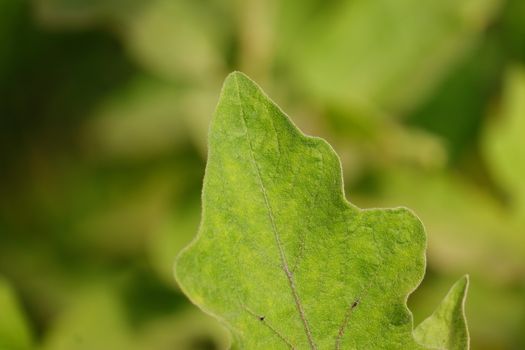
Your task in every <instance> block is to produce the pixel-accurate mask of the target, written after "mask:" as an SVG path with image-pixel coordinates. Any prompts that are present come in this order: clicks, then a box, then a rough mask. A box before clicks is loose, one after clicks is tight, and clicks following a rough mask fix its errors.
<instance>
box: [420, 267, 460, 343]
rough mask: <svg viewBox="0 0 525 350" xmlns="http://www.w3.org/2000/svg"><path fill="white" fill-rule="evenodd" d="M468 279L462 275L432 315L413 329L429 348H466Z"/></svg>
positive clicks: (421, 341)
mask: <svg viewBox="0 0 525 350" xmlns="http://www.w3.org/2000/svg"><path fill="white" fill-rule="evenodd" d="M468 283H469V279H468V276H464V277H463V278H462V279H460V280H459V281H457V282H456V283H455V284H454V286H452V288H451V289H450V291H449V292H448V294H447V296H446V297H445V299H443V301H442V302H441V305H439V307H438V308H437V309H436V311H434V313H433V314H432V316H430V317H429V318H427V319H426V320H424V321H423V322H422V323H421V324H420V325H419V326H417V327H416V329H415V330H414V337H415V338H416V339H417V341H418V342H419V343H421V344H423V345H425V346H427V347H429V348H431V349H449V350H459V349H468V347H469V334H468V329H467V319H466V317H465V299H466V297H467V289H468Z"/></svg>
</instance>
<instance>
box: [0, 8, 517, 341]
mask: <svg viewBox="0 0 525 350" xmlns="http://www.w3.org/2000/svg"><path fill="white" fill-rule="evenodd" d="M235 69H238V70H242V71H244V72H245V73H247V74H248V75H250V76H251V77H252V78H254V79H255V80H256V81H258V82H260V83H261V85H262V86H263V88H264V89H265V90H266V91H268V92H269V94H270V96H272V97H273V98H274V99H275V100H276V101H277V102H278V103H279V104H280V105H281V106H283V108H284V110H285V111H287V112H288V113H289V114H290V115H291V116H292V118H293V120H294V121H296V123H297V124H298V125H299V126H300V127H301V128H302V129H303V130H306V131H309V132H310V133H312V134H316V135H321V136H323V137H325V138H326V139H327V140H328V141H329V142H330V143H331V144H332V145H334V147H335V148H336V151H337V153H338V154H340V155H341V157H342V161H343V166H344V167H345V176H346V178H345V185H346V189H347V191H348V196H349V198H350V199H351V200H352V201H353V202H354V203H356V204H357V205H359V206H361V207H366V206H388V205H391V206H398V205H406V206H409V207H410V208H412V209H413V210H414V211H415V212H416V213H417V214H418V215H420V216H421V218H422V220H423V222H424V223H425V224H426V226H427V230H428V235H429V247H428V249H429V251H428V267H427V270H428V274H427V277H426V279H425V281H424V282H423V285H422V288H421V289H420V290H418V292H416V293H415V294H414V295H413V296H412V297H411V299H410V303H411V307H412V309H413V310H414V312H415V314H416V321H418V320H421V317H422V316H423V315H428V314H429V312H430V310H431V309H432V308H433V307H434V306H435V305H437V303H438V301H439V298H440V296H442V295H444V294H445V292H446V289H447V286H448V285H450V284H451V281H453V280H455V279H457V277H459V276H460V275H462V274H463V273H466V272H468V273H470V274H471V276H472V285H471V289H470V291H471V292H470V300H469V301H468V304H467V313H468V315H469V316H470V317H469V323H470V326H471V333H472V348H473V349H523V348H524V347H525V335H524V333H523V329H525V237H524V235H525V183H524V182H523V181H522V178H523V176H524V175H525V143H524V139H525V138H524V137H523V135H525V107H524V106H525V73H524V72H525V2H524V1H522V0H476V1H474V0H461V1H453V0H443V1H432V0H425V1H415V0H397V1H394V0H378V1H367V0H351V1H350V0H331V1H321V0H302V1H298V0H282V1H276V0H270V1H262V0H242V1H241V0H237V1H234V0H197V1H189V0H176V1H171V0H126V1H124V0H0V274H1V275H2V276H3V278H4V280H2V282H1V286H0V344H1V345H0V348H1V347H2V346H3V347H4V348H5V347H7V349H25V348H29V347H31V346H32V344H37V345H35V346H36V347H39V348H43V349H46V350H52V349H64V348H67V349H85V348H100V349H104V347H106V348H108V347H109V348H130V349H133V348H138V349H173V348H175V349H221V348H225V347H227V343H228V339H227V337H226V335H225V334H224V332H223V330H222V328H221V326H219V325H218V324H216V323H215V322H214V321H213V320H210V318H208V317H207V316H206V315H204V314H200V313H199V312H198V311H196V310H195V308H194V307H193V306H191V305H189V303H188V302H187V301H186V300H185V299H184V297H183V296H182V295H181V294H180V293H179V291H178V289H177V286H176V285H175V282H174V280H173V279H172V278H171V274H172V272H171V271H172V261H173V258H174V256H175V255H176V253H177V251H178V250H179V249H180V247H182V246H183V245H184V244H185V243H186V242H188V241H189V240H191V239H192V237H193V235H194V233H195V231H196V227H197V225H198V220H199V215H200V210H199V203H200V202H199V201H200V186H201V180H202V176H203V172H204V166H205V155H206V132H207V128H208V123H209V120H210V118H211V115H212V113H213V109H214V105H215V103H216V100H217V98H218V94H219V88H220V84H221V82H222V81H223V79H224V77H225V76H226V75H227V74H228V73H229V72H230V71H232V70H235ZM15 295H16V297H15ZM418 317H419V319H417V318H418ZM95 335H96V336H95ZM94 338H97V339H94ZM101 338H104V339H107V342H105V343H104V344H98V343H96V342H97V341H100V339H101ZM4 344H9V345H4Z"/></svg>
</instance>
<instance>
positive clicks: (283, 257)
mask: <svg viewBox="0 0 525 350" xmlns="http://www.w3.org/2000/svg"><path fill="white" fill-rule="evenodd" d="M234 79H235V86H236V90H237V99H238V102H239V109H240V114H241V119H242V121H243V124H244V128H245V131H246V138H247V141H248V146H249V149H250V158H251V161H252V164H253V166H254V168H255V172H256V175H257V180H258V182H259V187H260V190H261V192H262V194H263V198H264V204H265V206H266V211H267V212H268V218H269V220H270V224H271V227H272V232H273V235H274V238H275V242H276V245H277V249H278V251H279V258H280V260H281V265H282V269H283V272H284V273H285V275H286V278H287V280H288V285H289V287H290V290H291V292H292V296H293V298H294V302H295V306H296V309H297V312H298V313H299V317H300V319H301V322H302V324H303V328H304V331H305V334H306V337H307V339H308V343H309V344H310V348H311V349H313V350H316V349H317V347H316V345H315V342H314V340H313V336H312V332H311V330H310V326H309V323H308V320H307V318H306V315H305V312H304V309H303V305H302V303H301V299H300V298H299V294H298V293H297V288H296V286H295V280H294V278H293V274H292V272H291V271H290V268H289V266H288V261H287V259H286V254H285V252H284V247H283V244H282V242H281V238H280V235H279V231H278V229H277V224H276V222H275V217H274V214H273V210H272V207H271V205H270V201H269V199H268V193H267V191H266V187H265V186H264V182H263V179H262V175H261V170H260V168H259V164H258V163H257V161H256V159H255V152H254V150H253V146H252V141H251V138H250V134H249V128H248V124H247V122H246V116H245V114H244V109H243V102H242V99H241V91H240V86H239V78H238V76H237V75H234Z"/></svg>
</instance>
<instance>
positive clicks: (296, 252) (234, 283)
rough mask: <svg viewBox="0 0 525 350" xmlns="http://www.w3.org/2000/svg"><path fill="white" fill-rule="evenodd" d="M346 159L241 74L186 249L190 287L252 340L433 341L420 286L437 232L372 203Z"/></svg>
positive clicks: (182, 270)
mask: <svg viewBox="0 0 525 350" xmlns="http://www.w3.org/2000/svg"><path fill="white" fill-rule="evenodd" d="M341 175H342V174H341V164H340V161H339V158H338V157H337V155H336V154H335V152H334V150H333V149H332V148H331V147H330V146H329V145H328V143H326V142H325V141H324V140H322V139H319V138H315V137H309V136H305V135H304V134H302V133H301V132H300V131H299V130H298V129H297V128H296V127H295V126H294V125H293V124H292V123H291V121H290V120H289V119H288V117H287V116H286V115H285V114H284V113H283V112H282V111H281V110H280V109H279V108H278V107H277V106H276V105H275V104H274V103H273V102H272V101H271V100H270V99H269V98H268V97H267V96H266V95H265V94H264V93H263V92H262V91H261V89H260V88H259V87H258V86H257V85H256V84H255V83H254V82H252V81H251V80H250V79H249V78H247V77H246V76H244V75H243V74H241V73H233V74H231V75H230V76H229V77H228V78H227V79H226V82H225V84H224V87H223V90H222V94H221V97H220V100H219V104H218V106H217V110H216V113H215V117H214V120H213V121H212V125H211V129H210V135H209V155H208V164H207V169H206V176H205V179H204V189H203V217H202V222H201V227H200V230H199V233H198V236H197V238H196V240H195V241H194V242H193V243H192V244H191V245H190V246H188V247H187V248H186V249H185V250H184V251H183V252H182V253H181V254H180V255H179V258H178V260H177V264H176V277H177V280H178V282H179V284H180V286H181V288H182V289H183V291H184V292H185V293H186V294H187V295H188V297H189V298H190V299H191V300H192V301H193V302H194V303H195V304H196V305H198V306H199V307H201V308H202V309H203V310H204V311H206V312H208V313H210V314H212V315H214V316H216V317H217V318H218V319H220V320H222V321H223V322H224V323H225V324H226V325H227V327H228V328H229V329H230V330H231V332H232V336H233V339H234V343H235V345H236V346H238V347H239V348H247V349H281V348H282V349H285V348H296V349H306V348H311V349H327V348H330V349H333V348H335V349H349V348H358V349H422V348H423V347H422V346H421V345H419V344H418V343H417V342H416V340H415V339H414V337H413V335H412V331H413V326H412V315H411V313H410V311H409V310H408V308H407V306H406V300H407V297H408V294H409V293H410V292H411V291H413V290H414V289H415V288H416V287H417V285H418V284H419V282H420V281H421V279H422V277H423V274H424V269H425V254H424V252H425V244H426V236H425V232H424V229H423V226H422V224H421V222H420V221H419V220H418V218H417V217H416V216H415V215H414V214H413V213H412V212H411V211H409V210H408V209H404V208H396V209H370V210H361V209H359V208H357V207H355V206H353V205H352V204H350V203H349V202H347V200H346V199H345V197H344V194H343V187H342V185H343V184H342V176H341Z"/></svg>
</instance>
